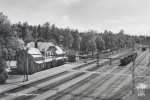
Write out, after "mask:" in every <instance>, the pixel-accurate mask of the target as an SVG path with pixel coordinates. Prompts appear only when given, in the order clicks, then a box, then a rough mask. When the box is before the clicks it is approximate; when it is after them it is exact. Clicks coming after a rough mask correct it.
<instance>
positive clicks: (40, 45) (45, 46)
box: [30, 42, 55, 51]
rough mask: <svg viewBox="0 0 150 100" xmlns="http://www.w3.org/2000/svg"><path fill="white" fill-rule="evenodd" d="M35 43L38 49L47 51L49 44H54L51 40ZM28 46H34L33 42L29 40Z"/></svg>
mask: <svg viewBox="0 0 150 100" xmlns="http://www.w3.org/2000/svg"><path fill="white" fill-rule="evenodd" d="M37 45H38V48H39V50H40V51H43V50H44V51H47V50H48V48H49V47H50V46H55V44H54V43H53V42H38V43H37ZM30 48H35V42H30Z"/></svg>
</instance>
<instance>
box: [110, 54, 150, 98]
mask: <svg viewBox="0 0 150 100" xmlns="http://www.w3.org/2000/svg"><path fill="white" fill-rule="evenodd" d="M145 55H146V54H145ZM142 60H143V59H142V58H141V61H142ZM141 75H142V76H149V75H150V72H149V71H148V72H146V73H145V72H144V73H142V74H141ZM126 77H127V76H126ZM135 81H136V82H135V83H136V84H135V85H138V84H139V83H141V82H144V81H145V79H144V78H143V77H142V78H141V77H140V78H136V79H135ZM131 88H132V83H130V84H127V85H125V86H123V87H122V88H121V89H120V90H118V91H117V92H115V93H114V94H113V95H111V97H109V100H115V99H121V98H123V97H125V96H126V95H127V94H129V93H130V91H131Z"/></svg>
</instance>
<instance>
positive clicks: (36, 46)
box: [35, 29, 38, 48]
mask: <svg viewBox="0 0 150 100" xmlns="http://www.w3.org/2000/svg"><path fill="white" fill-rule="evenodd" d="M35 34H36V40H35V48H38V45H37V29H36V32H35Z"/></svg>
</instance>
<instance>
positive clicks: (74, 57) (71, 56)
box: [67, 50, 79, 62]
mask: <svg viewBox="0 0 150 100" xmlns="http://www.w3.org/2000/svg"><path fill="white" fill-rule="evenodd" d="M67 57H68V62H76V61H78V60H79V54H78V52H77V51H75V50H69V51H68V53H67Z"/></svg>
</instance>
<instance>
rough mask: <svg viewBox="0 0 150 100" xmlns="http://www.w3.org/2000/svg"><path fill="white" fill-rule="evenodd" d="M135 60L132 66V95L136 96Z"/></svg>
mask: <svg viewBox="0 0 150 100" xmlns="http://www.w3.org/2000/svg"><path fill="white" fill-rule="evenodd" d="M134 64H135V60H133V65H132V95H133V94H134V90H135V68H134Z"/></svg>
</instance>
